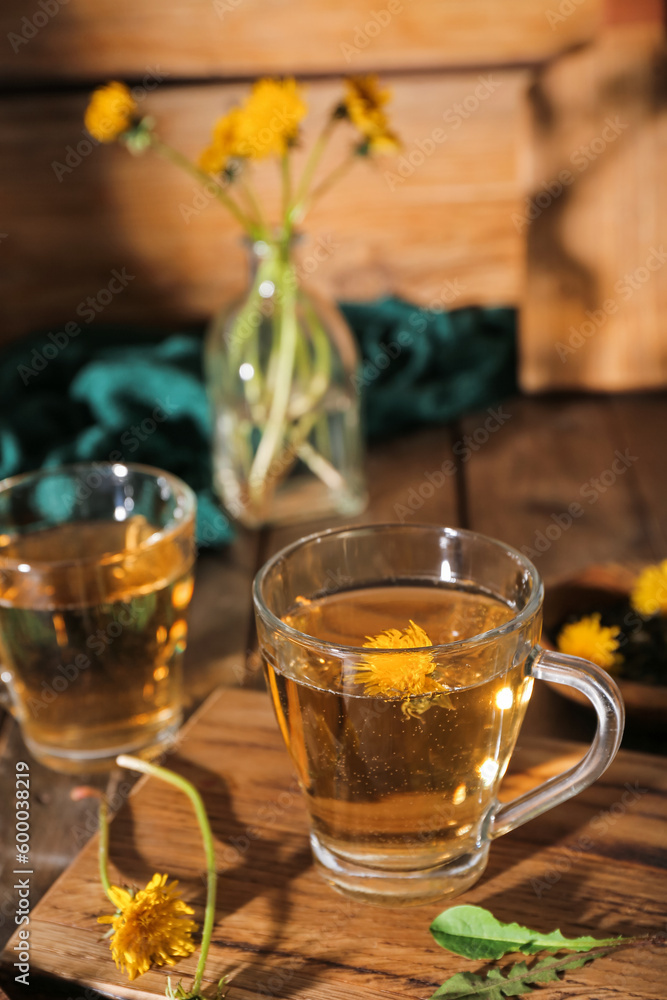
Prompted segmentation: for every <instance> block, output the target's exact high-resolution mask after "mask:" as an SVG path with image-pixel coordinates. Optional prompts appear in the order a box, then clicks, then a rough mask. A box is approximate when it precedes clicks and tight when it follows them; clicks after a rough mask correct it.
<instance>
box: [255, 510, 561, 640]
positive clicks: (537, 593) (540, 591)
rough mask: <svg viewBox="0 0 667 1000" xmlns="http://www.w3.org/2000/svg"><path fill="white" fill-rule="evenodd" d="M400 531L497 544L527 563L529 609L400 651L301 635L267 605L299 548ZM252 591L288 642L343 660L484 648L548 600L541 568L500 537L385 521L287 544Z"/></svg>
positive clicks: (330, 530)
mask: <svg viewBox="0 0 667 1000" xmlns="http://www.w3.org/2000/svg"><path fill="white" fill-rule="evenodd" d="M396 530H398V531H405V532H406V533H409V532H434V531H435V532H438V533H439V534H440V535H448V536H450V537H452V538H457V537H458V538H460V537H463V538H468V539H478V540H479V541H482V542H485V543H487V544H490V545H493V546H494V547H496V548H497V549H500V550H501V551H502V552H504V553H505V554H506V555H509V556H512V557H514V558H515V559H516V560H518V561H519V562H520V563H521V564H523V566H524V568H525V569H526V571H527V572H528V574H529V576H530V579H531V583H532V592H531V595H530V598H529V600H528V601H527V602H526V606H525V607H524V608H522V609H521V611H518V612H517V613H516V614H514V615H513V616H512V618H511V619H510V620H509V621H508V622H505V623H504V624H502V625H497V626H496V627H495V628H492V629H488V630H487V631H486V632H479V633H478V634H477V635H474V636H471V637H470V638H468V639H456V640H455V641H454V642H446V643H438V644H433V645H431V646H405V647H401V649H400V650H396V649H386V648H379V647H375V646H346V645H341V644H340V643H335V642H329V641H328V640H326V639H317V638H316V637H315V636H312V635H309V634H308V633H307V632H301V631H300V630H299V629H296V628H294V627H293V626H292V625H288V624H287V623H286V622H284V621H283V620H282V618H278V616H277V615H275V614H274V613H273V611H271V609H270V608H269V607H268V605H267V603H266V602H265V600H264V595H263V593H262V587H263V584H264V582H265V580H266V578H267V576H268V574H269V573H270V572H271V570H272V569H273V568H274V567H275V565H276V563H277V562H278V561H279V560H280V559H284V558H285V557H286V556H288V555H290V553H292V552H294V551H296V550H297V549H300V548H302V547H305V546H306V545H307V544H309V543H311V542H315V541H317V540H318V539H320V538H328V537H331V536H332V535H345V534H348V535H354V534H357V535H360V534H374V533H376V532H382V531H396ZM252 589H253V601H254V603H255V607H256V609H257V612H258V614H259V615H260V616H261V617H262V618H263V619H265V620H266V623H267V624H268V625H269V627H270V628H272V629H273V630H274V631H277V632H280V633H282V634H283V635H284V636H285V637H286V638H287V639H292V640H293V641H296V642H299V643H300V644H302V645H308V646H310V647H312V648H315V649H318V650H320V651H323V652H329V653H334V654H337V655H338V656H343V657H344V656H350V657H351V656H368V655H369V651H370V650H372V651H373V656H374V657H375V656H381V655H385V654H386V655H389V656H395V655H396V653H397V652H401V653H403V652H405V653H430V654H431V655H438V654H441V653H451V652H458V651H461V650H463V649H469V648H471V647H474V646H479V645H483V644H485V643H488V642H491V641H493V640H494V639H496V638H499V637H502V636H505V635H510V634H511V633H512V632H516V631H518V630H519V629H520V628H521V627H522V626H523V625H524V624H525V622H527V621H529V620H530V619H531V618H532V617H533V616H534V615H535V614H536V613H537V612H538V611H539V609H540V607H541V605H542V601H543V598H544V583H543V581H542V577H541V576H540V574H539V571H538V569H537V567H536V566H535V565H534V564H533V563H532V562H531V561H530V559H528V558H527V556H525V555H524V554H523V553H522V552H519V550H518V549H515V548H514V547H513V546H512V545H507V544H506V543H505V542H501V541H500V540H499V539H497V538H491V536H490V535H483V534H481V533H480V532H478V531H471V530H470V529H468V528H451V527H448V526H445V525H439V524H403V523H401V522H400V521H396V522H392V521H383V522H380V523H378V524H360V525H343V526H342V527H339V528H327V529H325V530H324V531H314V532H312V533H311V534H310V535H305V536H304V537H303V538H300V539H298V540H297V541H296V542H291V543H290V544H289V545H285V546H284V547H283V548H282V549H280V550H279V551H278V552H276V553H275V555H273V556H271V558H270V559H268V560H267V561H266V562H265V563H264V565H263V566H262V567H261V569H260V570H259V571H258V572H257V574H256V575H255V579H254V581H253V588H252Z"/></svg>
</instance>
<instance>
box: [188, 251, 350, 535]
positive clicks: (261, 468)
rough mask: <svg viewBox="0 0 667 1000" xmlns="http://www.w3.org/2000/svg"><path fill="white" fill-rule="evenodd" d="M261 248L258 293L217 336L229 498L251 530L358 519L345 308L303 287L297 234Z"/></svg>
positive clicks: (214, 387) (216, 419) (254, 288)
mask: <svg viewBox="0 0 667 1000" xmlns="http://www.w3.org/2000/svg"><path fill="white" fill-rule="evenodd" d="M249 250H250V257H251V280H250V288H249V290H248V292H247V293H246V295H245V296H244V297H243V298H242V299H241V300H239V301H238V302H236V303H234V304H233V305H232V306H231V307H229V308H228V309H226V310H224V311H223V312H222V313H221V314H220V315H219V316H217V317H216V318H215V319H214V321H213V322H212V323H211V326H210V328H209V330H208V334H207V340H206V352H205V365H206V379H207V387H208V393H209V398H210V401H211V404H212V408H213V424H214V431H213V470H214V481H215V486H216V489H217V492H218V494H219V496H220V499H221V500H222V502H223V503H224V505H225V507H226V508H227V510H228V511H229V513H230V514H231V515H232V516H233V517H235V518H236V519H237V520H239V521H240V522H241V523H243V524H245V525H247V526H249V527H260V526H261V525H264V524H287V523H293V522H298V521H305V520H309V519H313V518H322V517H326V516H328V515H332V516H333V515H345V516H352V515H355V514H358V513H359V512H360V511H361V510H363V508H364V506H365V503H366V495H365V487H364V476H363V468H362V462H363V447H362V437H361V428H360V419H359V398H358V392H357V389H356V385H355V375H356V374H357V368H358V354H357V348H356V344H355V341H354V338H353V336H352V334H351V332H350V330H349V328H348V327H347V324H346V323H345V320H344V319H343V317H342V315H341V314H340V312H339V310H338V309H337V308H336V306H335V304H334V303H333V302H327V301H326V300H324V299H323V298H321V297H320V296H319V295H315V294H314V293H313V292H312V291H310V290H306V289H305V288H304V287H303V285H302V282H301V274H300V267H299V264H298V260H297V255H296V241H295V239H294V238H290V239H285V240H277V241H276V242H271V243H270V242H268V241H265V240H256V241H254V242H251V243H249Z"/></svg>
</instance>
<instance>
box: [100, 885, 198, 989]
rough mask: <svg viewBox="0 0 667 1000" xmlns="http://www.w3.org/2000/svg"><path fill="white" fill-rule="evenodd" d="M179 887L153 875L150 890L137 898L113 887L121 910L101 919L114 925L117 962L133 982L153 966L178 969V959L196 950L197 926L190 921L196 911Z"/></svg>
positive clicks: (114, 898) (147, 887) (113, 954)
mask: <svg viewBox="0 0 667 1000" xmlns="http://www.w3.org/2000/svg"><path fill="white" fill-rule="evenodd" d="M177 885H178V882H170V883H169V884H168V885H167V876H166V875H153V878H152V879H151V880H150V882H149V883H148V885H147V886H146V888H145V889H140V890H139V891H138V892H137V893H136V894H134V895H133V894H132V893H131V892H128V890H127V889H120V888H119V887H118V886H116V885H112V886H111V889H110V896H111V898H112V900H113V902H114V903H115V904H116V906H117V907H118V910H117V912H116V913H115V914H113V916H107V917H98V918H97V919H98V922H99V923H101V924H111V927H112V932H113V933H112V935H111V939H110V946H111V954H112V956H113V960H114V962H115V963H116V967H117V968H118V969H120V970H121V972H126V973H127V975H128V976H129V978H130V979H136V977H137V976H141V975H143V974H144V972H148V970H149V968H150V967H151V965H165V964H166V965H174V964H175V963H176V959H178V958H185V957H186V956H187V955H191V954H192V952H193V951H194V950H195V945H194V942H193V940H192V934H193V932H194V931H196V930H197V925H196V924H195V922H194V921H193V920H190V919H189V915H190V914H192V913H194V910H193V909H192V908H191V907H190V906H188V905H187V904H186V903H184V902H183V900H182V899H181V897H180V895H179V893H178V892H177V890H176V887H177Z"/></svg>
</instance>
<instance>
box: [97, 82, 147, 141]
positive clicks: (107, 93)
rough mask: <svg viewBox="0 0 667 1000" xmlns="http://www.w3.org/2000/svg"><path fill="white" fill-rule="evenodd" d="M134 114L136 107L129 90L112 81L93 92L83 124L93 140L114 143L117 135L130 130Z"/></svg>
mask: <svg viewBox="0 0 667 1000" xmlns="http://www.w3.org/2000/svg"><path fill="white" fill-rule="evenodd" d="M136 112H137V105H136V102H135V100H134V98H133V97H132V94H131V93H130V91H129V88H128V87H126V86H125V84H124V83H118V81H116V80H114V81H113V83H108V84H107V85H106V86H105V87H98V88H97V90H95V91H93V94H92V96H91V98H90V102H89V104H88V107H87V108H86V114H85V116H84V122H85V125H86V128H87V129H88V131H89V132H90V134H91V135H92V136H93V138H94V139H98V140H99V141H100V142H115V140H116V139H117V138H118V136H119V135H122V133H123V132H127V131H128V129H130V128H132V125H133V124H134V121H135V118H136Z"/></svg>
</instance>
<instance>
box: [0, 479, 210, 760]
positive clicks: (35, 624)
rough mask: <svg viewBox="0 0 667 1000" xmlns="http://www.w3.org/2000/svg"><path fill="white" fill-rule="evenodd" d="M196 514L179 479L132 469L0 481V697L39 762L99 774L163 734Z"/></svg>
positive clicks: (173, 726) (169, 719)
mask: <svg viewBox="0 0 667 1000" xmlns="http://www.w3.org/2000/svg"><path fill="white" fill-rule="evenodd" d="M195 508H196V501H195V496H194V494H193V492H192V490H191V489H190V488H189V487H188V486H186V485H185V483H183V482H181V480H180V479H177V478H176V477H175V476H171V475H170V474H169V473H167V472H162V471H161V470H160V469H152V468H148V467H145V466H138V465H126V464H122V463H116V464H105V463H95V465H83V464H82V465H72V466H65V467H61V468H54V469H45V470H42V471H39V472H34V473H28V474H26V475H23V476H16V477H15V478H13V479H8V480H5V481H4V482H2V483H0V680H2V682H3V684H2V685H0V693H1V694H2V695H3V700H4V701H5V702H6V703H7V704H8V707H9V708H10V710H11V711H12V712H13V714H14V715H15V716H16V718H17V720H18V722H19V724H20V726H21V731H22V734H23V737H24V739H25V742H26V744H27V746H28V748H29V749H30V751H31V752H32V753H33V755H34V756H35V757H36V758H37V759H38V760H41V761H42V762H43V763H44V764H46V765H47V766H49V767H51V768H54V769H55V770H58V771H66V772H74V773H76V772H87V771H95V770H101V769H107V768H109V767H111V766H112V765H113V762H114V760H115V757H116V755H117V754H120V753H140V754H149V755H152V754H156V753H158V752H159V751H160V749H161V748H163V747H165V746H166V745H168V744H169V742H170V741H171V740H172V739H173V737H174V735H175V732H176V730H177V729H178V726H179V724H180V721H181V714H182V705H181V703H182V697H181V660H182V656H183V650H184V649H185V644H186V636H187V625H186V621H185V616H186V613H187V608H188V605H189V603H190V597H191V595H192V586H193V577H192V569H193V563H194V557H195V545H194V520H195Z"/></svg>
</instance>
